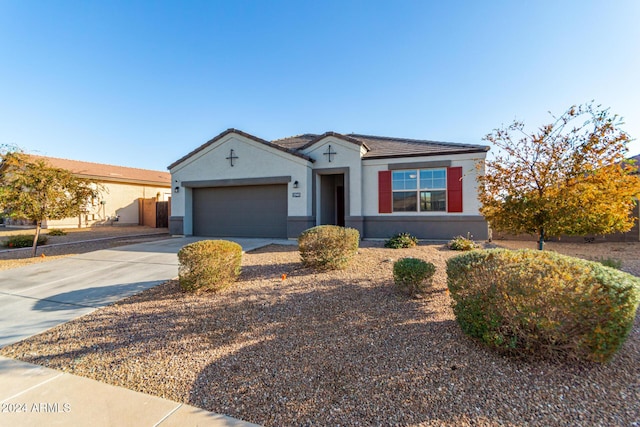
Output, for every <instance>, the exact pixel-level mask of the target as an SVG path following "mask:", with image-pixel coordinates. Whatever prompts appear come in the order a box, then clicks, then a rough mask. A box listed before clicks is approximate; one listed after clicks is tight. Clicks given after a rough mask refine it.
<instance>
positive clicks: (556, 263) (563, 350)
mask: <svg viewBox="0 0 640 427" xmlns="http://www.w3.org/2000/svg"><path fill="white" fill-rule="evenodd" d="M447 284H448V287H449V292H450V294H451V297H452V299H453V311H454V314H455V316H456V320H457V322H458V323H459V325H460V327H461V329H462V330H463V331H464V332H465V333H466V334H468V335H470V336H471V337H474V338H477V339H479V340H480V341H482V342H483V343H485V344H487V345H489V346H491V347H493V348H496V349H498V350H500V351H503V352H506V353H511V354H518V355H537V356H542V357H546V358H574V359H582V360H589V361H595V362H606V361H608V360H610V359H611V357H612V356H613V355H614V354H615V352H616V351H617V350H618V349H619V348H620V346H621V345H622V344H623V343H624V341H625V339H626V337H627V335H628V334H629V332H630V331H631V328H632V326H633V322H634V319H635V314H636V310H637V308H638V302H639V300H640V279H639V278H637V277H634V276H631V275H630V274H627V273H623V272H621V271H618V270H614V269H612V268H609V267H605V266H603V265H601V264H600V263H597V262H592V261H585V260H581V259H577V258H572V257H568V256H564V255H560V254H556V253H553V252H543V251H532V250H519V251H509V250H504V249H493V250H479V251H472V252H468V253H465V254H461V255H458V256H456V257H454V258H451V259H449V260H448V261H447Z"/></svg>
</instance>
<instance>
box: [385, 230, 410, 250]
mask: <svg viewBox="0 0 640 427" xmlns="http://www.w3.org/2000/svg"><path fill="white" fill-rule="evenodd" d="M417 244H418V238H417V237H415V236H412V235H411V234H409V233H399V234H396V235H395V236H393V237H392V238H390V239H389V240H387V241H385V242H384V247H385V248H392V249H400V248H412V247H414V246H415V245H417Z"/></svg>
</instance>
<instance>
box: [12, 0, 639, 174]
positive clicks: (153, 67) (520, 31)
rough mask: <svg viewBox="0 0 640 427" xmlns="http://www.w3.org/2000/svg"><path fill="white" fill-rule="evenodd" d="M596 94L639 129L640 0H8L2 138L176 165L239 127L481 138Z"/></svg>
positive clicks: (269, 132) (262, 132)
mask: <svg viewBox="0 0 640 427" xmlns="http://www.w3.org/2000/svg"><path fill="white" fill-rule="evenodd" d="M592 99H594V100H595V101H596V102H597V103H600V104H602V105H604V106H606V107H610V108H611V111H613V112H615V113H617V114H619V115H621V116H623V117H624V118H625V121H626V125H625V127H624V129H625V130H626V131H627V132H628V133H630V134H631V136H632V137H633V138H640V1H637V0H628V1H617V0H612V1H606V2H603V1H590V0H576V1H520V0H513V1H483V2H480V1H466V2H464V1H426V0H424V1H395V0H394V1H374V0H370V1H348V0H343V1H257V0H256V1H242V0H233V1H232V0H229V1H213V0H211V1H131V0H126V1H119V0H108V1H107V0H104V1H86V0H82V1H55V0H40V1H33V0H0V144H16V145H18V146H20V147H21V148H23V149H25V150H26V151H28V152H32V153H38V154H43V155H48V156H53V157H64V158H70V159H75V160H85V161H93V162H100V163H111V164H119V165H124V166H133V167H141V168H148V169H158V170H165V168H166V166H167V165H169V164H170V163H172V162H173V161H175V160H177V159H178V158H180V157H181V156H183V155H184V154H186V153H188V152H189V151H191V150H192V149H194V148H196V147H198V146H199V145H200V144H202V143H204V142H206V141H207V140H209V139H210V138H212V137H214V136H215V135H217V134H219V133H220V132H222V131H224V130H225V129H227V128H231V127H235V128H238V129H241V130H244V131H246V132H249V133H251V134H254V135H256V136H259V137H261V138H264V139H269V140H271V139H276V138H281V137H285V136H290V135H295V134H300V133H322V132H325V131H329V130H331V131H336V132H342V133H349V132H356V133H365V134H374V135H384V136H400V137H409V138H421V139H433V140H441V141H453V142H463V143H483V141H482V137H483V136H484V135H486V134H487V133H489V132H490V131H491V130H492V129H494V128H496V127H499V126H500V125H502V124H508V123H510V122H511V121H512V120H513V119H515V118H518V119H521V120H524V121H525V122H526V123H527V125H529V126H531V127H537V126H539V125H542V124H544V123H547V122H549V121H550V117H549V115H548V113H547V112H548V111H552V112H553V113H555V114H558V115H559V114H561V113H562V112H564V111H565V110H566V109H567V108H568V107H569V106H570V105H572V104H580V103H583V102H586V101H589V100H592ZM630 148H631V149H630V153H629V154H638V153H640V142H639V141H634V142H633V143H632V144H631V145H630Z"/></svg>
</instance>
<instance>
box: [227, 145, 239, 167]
mask: <svg viewBox="0 0 640 427" xmlns="http://www.w3.org/2000/svg"><path fill="white" fill-rule="evenodd" d="M237 158H238V156H236V155H235V153H234V152H233V148H232V149H231V153H229V157H227V160H229V163H231V167H233V161H234V160H236V159H237Z"/></svg>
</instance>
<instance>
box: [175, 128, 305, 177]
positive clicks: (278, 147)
mask: <svg viewBox="0 0 640 427" xmlns="http://www.w3.org/2000/svg"><path fill="white" fill-rule="evenodd" d="M232 133H234V134H236V135H240V136H243V137H245V138H248V139H250V140H252V141H255V142H258V143H260V144H264V145H266V146H268V147H271V148H275V149H276V150H280V151H282V152H284V153H287V154H290V155H292V156H296V157H300V158H302V159H304V160H307V161H310V162H313V159H312V158H310V157H309V156H306V155H304V154H302V153H298V152H297V151H296V150H291V149H289V148H287V147H286V146H282V145H279V144H273V143H271V142H269V141H265V140H264V139H261V138H258V137H257V136H253V135H251V134H248V133H246V132H243V131H241V130H238V129H233V128H230V129H227V130H225V131H224V132H222V133H221V134H219V135H217V136H215V137H214V138H212V139H210V140H209V141H207V142H205V143H204V144H202V145H201V146H199V147H198V148H196V149H195V150H193V151H191V152H190V153H188V154H187V155H185V156H183V157H181V158H180V159H178V160H176V161H175V162H173V163H171V164H170V165H169V166H167V169H173V168H174V167H176V166H178V165H179V164H180V163H182V162H184V161H185V160H187V159H189V158H190V157H193V156H194V155H195V154H197V153H199V152H201V151H203V150H205V149H206V148H208V147H210V146H212V145H213V144H215V143H216V142H218V141H220V140H221V139H222V138H224V137H225V136H227V135H229V134H232Z"/></svg>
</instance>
